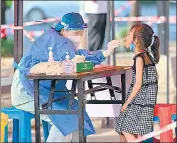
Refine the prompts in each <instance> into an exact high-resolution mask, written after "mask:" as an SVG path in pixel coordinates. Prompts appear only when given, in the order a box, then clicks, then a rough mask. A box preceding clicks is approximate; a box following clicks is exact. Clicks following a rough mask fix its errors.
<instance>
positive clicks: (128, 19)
mask: <svg viewBox="0 0 177 143" xmlns="http://www.w3.org/2000/svg"><path fill="white" fill-rule="evenodd" d="M115 21H126V22H131V21H148V22H152V23H157V24H160V23H165V22H166V17H165V16H159V17H158V16H139V17H115ZM169 23H171V24H175V23H176V16H170V17H169Z"/></svg>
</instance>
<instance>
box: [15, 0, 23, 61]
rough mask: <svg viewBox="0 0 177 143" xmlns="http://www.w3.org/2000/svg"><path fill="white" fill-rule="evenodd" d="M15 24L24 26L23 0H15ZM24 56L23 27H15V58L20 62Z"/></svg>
mask: <svg viewBox="0 0 177 143" xmlns="http://www.w3.org/2000/svg"><path fill="white" fill-rule="evenodd" d="M14 26H21V27H23V0H15V1H14ZM22 56H23V29H14V60H15V62H17V63H19V61H20V59H21V58H22Z"/></svg>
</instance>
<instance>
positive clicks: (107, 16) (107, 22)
mask: <svg viewBox="0 0 177 143" xmlns="http://www.w3.org/2000/svg"><path fill="white" fill-rule="evenodd" d="M110 23H111V22H110V0H107V15H106V25H107V27H106V33H107V34H106V35H107V43H108V42H109V41H110V39H111V37H110V25H111V24H110ZM107 64H108V65H110V56H109V57H108V58H107ZM106 125H107V126H109V117H107V118H106Z"/></svg>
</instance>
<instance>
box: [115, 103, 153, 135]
mask: <svg viewBox="0 0 177 143" xmlns="http://www.w3.org/2000/svg"><path fill="white" fill-rule="evenodd" d="M153 114H154V108H153V107H149V106H144V107H143V106H140V105H134V104H131V105H130V106H128V107H127V109H126V111H124V112H121V113H120V115H119V117H118V118H117V123H116V129H115V131H116V132H117V133H119V134H122V131H124V132H127V133H131V134H134V135H144V134H147V133H149V132H152V131H153Z"/></svg>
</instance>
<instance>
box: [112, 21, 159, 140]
mask: <svg viewBox="0 0 177 143" xmlns="http://www.w3.org/2000/svg"><path fill="white" fill-rule="evenodd" d="M159 43H160V42H159V38H158V37H157V36H155V35H154V32H153V30H152V28H151V27H150V26H149V25H147V24H136V25H134V26H133V27H132V28H131V29H130V31H129V33H128V36H127V37H126V47H129V48H130V50H132V51H133V52H134V53H135V57H134V58H133V60H134V65H133V67H132V81H131V84H130V88H129V90H128V94H127V98H126V102H125V103H124V105H123V106H122V109H121V113H120V115H119V117H118V119H117V124H116V129H115V130H116V132H117V133H119V136H120V142H129V141H133V140H135V139H137V137H138V136H142V135H145V134H147V133H149V132H152V131H153V114H154V105H155V104H156V98H157V93H158V77H157V70H156V64H157V63H158V62H159Z"/></svg>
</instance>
